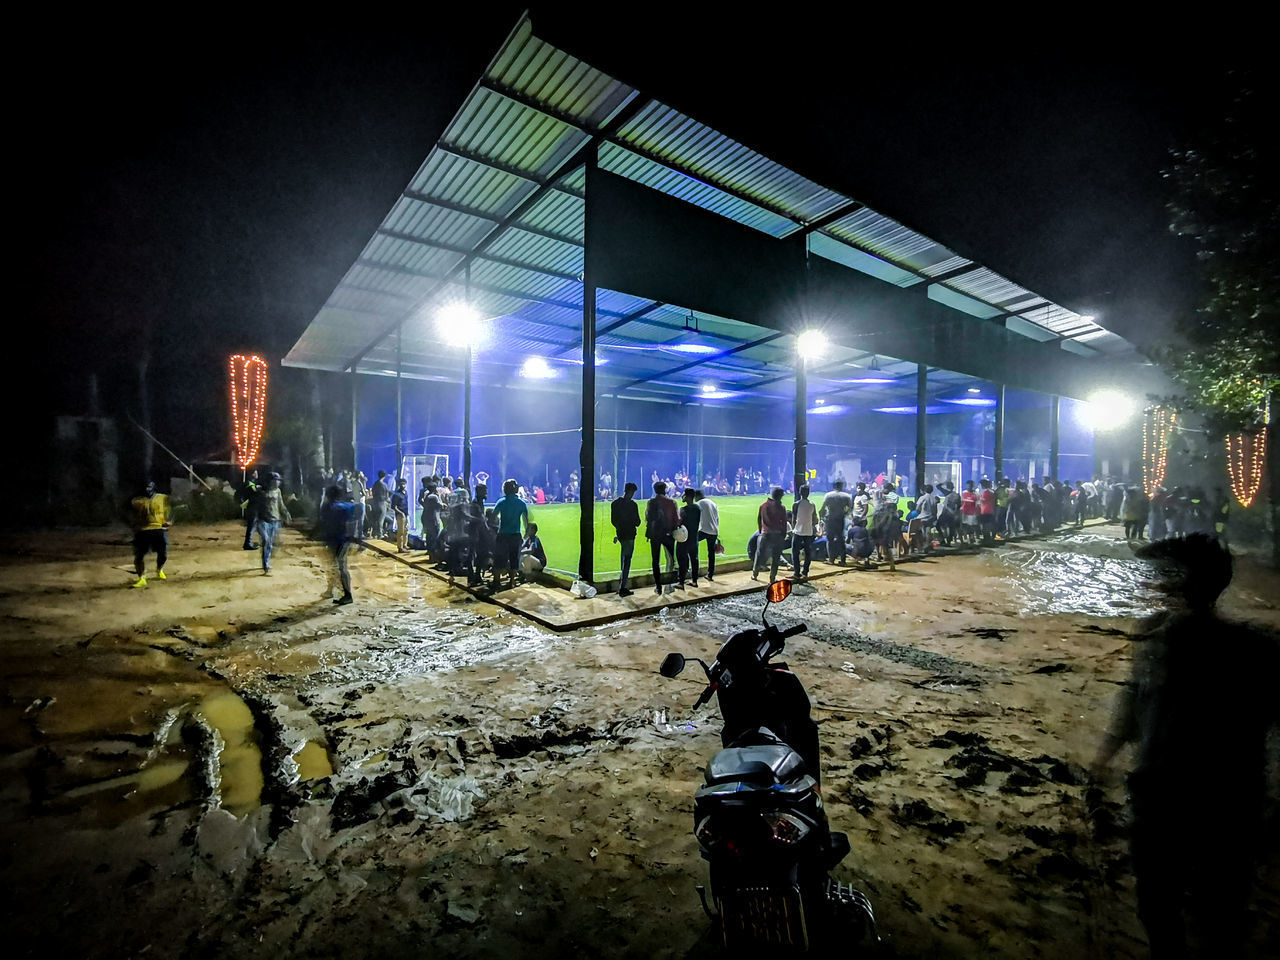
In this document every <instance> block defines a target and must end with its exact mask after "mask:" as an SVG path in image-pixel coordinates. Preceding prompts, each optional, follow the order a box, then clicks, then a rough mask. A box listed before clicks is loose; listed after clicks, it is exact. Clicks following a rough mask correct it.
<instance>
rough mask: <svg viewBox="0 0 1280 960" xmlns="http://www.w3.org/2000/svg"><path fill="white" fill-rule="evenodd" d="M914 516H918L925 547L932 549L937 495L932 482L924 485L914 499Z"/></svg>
mask: <svg viewBox="0 0 1280 960" xmlns="http://www.w3.org/2000/svg"><path fill="white" fill-rule="evenodd" d="M916 516H917V517H919V518H920V530H921V532H922V533H923V534H924V542H925V549H926V550H927V551H932V550H933V534H934V533H935V532H936V531H935V530H934V527H936V526H937V525H938V495H937V494H936V493H934V492H933V484H932V483H926V484H925V485H924V493H923V494H921V495H920V498H919V499H918V500H916Z"/></svg>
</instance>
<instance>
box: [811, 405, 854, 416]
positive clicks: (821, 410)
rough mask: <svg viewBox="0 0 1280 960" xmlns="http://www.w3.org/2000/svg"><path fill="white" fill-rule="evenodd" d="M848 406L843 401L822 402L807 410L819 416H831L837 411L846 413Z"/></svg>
mask: <svg viewBox="0 0 1280 960" xmlns="http://www.w3.org/2000/svg"><path fill="white" fill-rule="evenodd" d="M848 411H849V408H848V407H847V406H845V405H844V404H843V403H824V404H822V405H821V406H817V407H810V408H809V410H808V412H809V413H811V414H813V415H815V416H820V417H825V416H832V415H835V414H837V413H847V412H848Z"/></svg>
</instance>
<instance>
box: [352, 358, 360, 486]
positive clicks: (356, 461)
mask: <svg viewBox="0 0 1280 960" xmlns="http://www.w3.org/2000/svg"><path fill="white" fill-rule="evenodd" d="M359 377H360V374H358V373H357V372H356V368H355V367H352V368H351V472H352V473H355V472H356V471H358V470H359V469H360V448H359V446H358V445H357V444H358V441H359V433H360V380H359Z"/></svg>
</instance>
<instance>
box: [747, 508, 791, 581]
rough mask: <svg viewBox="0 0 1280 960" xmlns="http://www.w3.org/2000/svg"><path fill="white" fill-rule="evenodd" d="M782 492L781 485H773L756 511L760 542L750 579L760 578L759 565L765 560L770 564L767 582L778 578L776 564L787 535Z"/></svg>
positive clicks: (785, 512)
mask: <svg viewBox="0 0 1280 960" xmlns="http://www.w3.org/2000/svg"><path fill="white" fill-rule="evenodd" d="M782 493H783V490H782V488H781V487H774V488H773V492H772V493H770V494H769V499H768V500H766V501H765V502H764V503H762V504H760V509H759V510H758V511H757V512H756V529H757V532H758V533H759V534H760V542H759V544H758V546H757V547H756V556H755V560H754V561H753V563H752V565H751V579H752V580H759V579H760V567H761V566H763V565H764V563H765V562H768V563H769V564H770V571H769V582H770V583H773V581H775V580H777V579H778V564H779V562H780V561H781V557H782V550H783V547H784V544H785V543H786V536H787V510H786V508H785V507H784V506H783V505H782ZM766 558H767V560H766Z"/></svg>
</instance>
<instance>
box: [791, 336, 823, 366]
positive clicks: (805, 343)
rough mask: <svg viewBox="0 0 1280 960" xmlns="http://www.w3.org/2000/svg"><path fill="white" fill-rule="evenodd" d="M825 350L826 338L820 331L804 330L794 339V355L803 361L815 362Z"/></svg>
mask: <svg viewBox="0 0 1280 960" xmlns="http://www.w3.org/2000/svg"><path fill="white" fill-rule="evenodd" d="M826 350H827V337H826V334H824V333H823V332H822V331H821V330H806V331H804V332H803V333H801V334H800V335H799V336H797V337H796V353H798V354H799V355H800V356H801V357H802V358H803V359H805V360H816V359H817V358H818V357H820V356H822V355H823V354H824V353H825V352H826Z"/></svg>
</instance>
